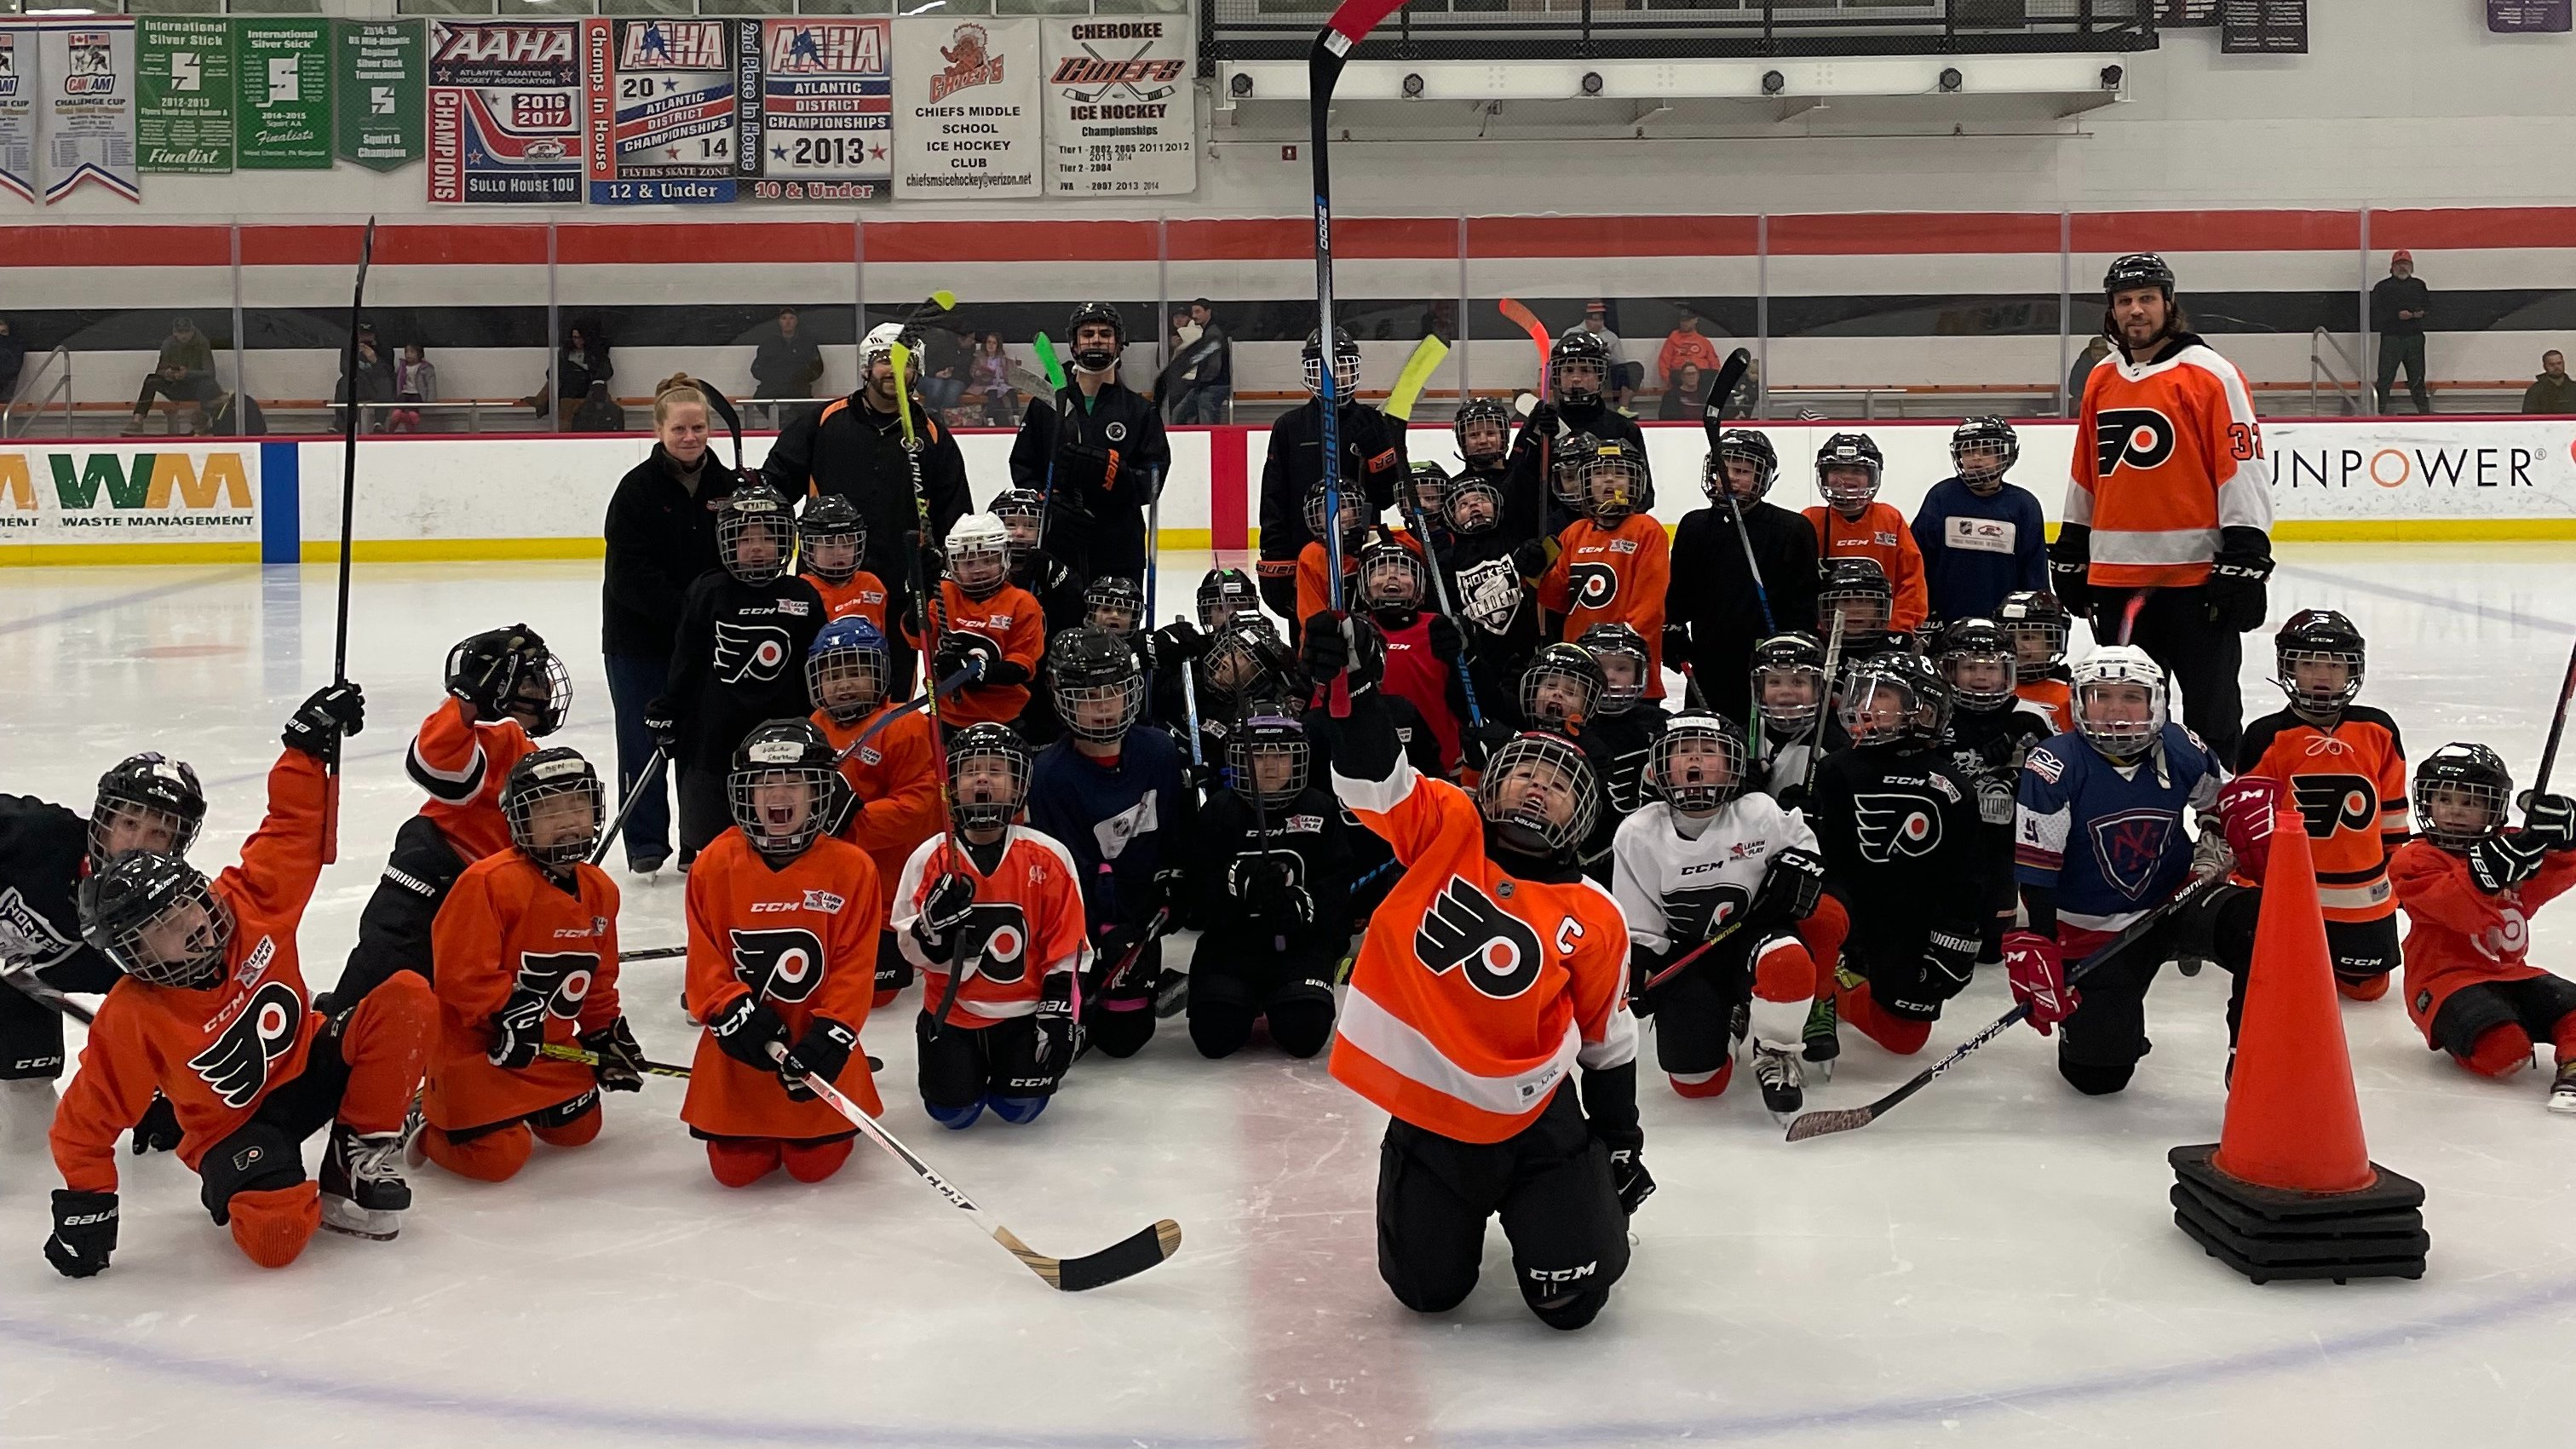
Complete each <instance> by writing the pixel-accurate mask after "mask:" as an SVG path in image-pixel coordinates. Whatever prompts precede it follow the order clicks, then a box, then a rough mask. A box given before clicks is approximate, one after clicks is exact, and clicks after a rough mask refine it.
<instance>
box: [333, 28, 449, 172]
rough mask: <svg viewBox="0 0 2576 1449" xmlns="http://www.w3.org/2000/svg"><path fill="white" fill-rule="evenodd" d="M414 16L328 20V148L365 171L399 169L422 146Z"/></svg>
mask: <svg viewBox="0 0 2576 1449" xmlns="http://www.w3.org/2000/svg"><path fill="white" fill-rule="evenodd" d="M421 41H422V28H421V23H420V22H419V21H417V20H335V21H333V22H331V110H332V127H331V130H332V150H333V152H334V153H335V154H336V155H338V157H339V158H340V159H341V160H343V161H354V162H356V163H357V164H359V165H361V166H364V167H366V168H367V169H368V170H370V171H399V170H401V169H402V168H404V167H405V166H409V165H410V164H411V163H413V162H414V161H417V160H419V159H420V158H421V156H422V155H423V154H424V153H425V152H426V151H427V149H428V147H427V143H426V142H425V140H424V139H423V136H422V133H421V116H422V113H423V112H424V111H425V110H427V109H428V105H429V101H428V97H427V94H426V93H427V91H428V87H427V86H426V85H425V84H423V81H422V77H423V74H424V72H423V70H422V67H421V55H422V47H421Z"/></svg>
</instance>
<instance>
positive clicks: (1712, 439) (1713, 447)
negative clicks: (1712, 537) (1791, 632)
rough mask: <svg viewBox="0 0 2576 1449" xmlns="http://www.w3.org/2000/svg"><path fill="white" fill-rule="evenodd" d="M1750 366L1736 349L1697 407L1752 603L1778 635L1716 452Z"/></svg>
mask: <svg viewBox="0 0 2576 1449" xmlns="http://www.w3.org/2000/svg"><path fill="white" fill-rule="evenodd" d="M1752 365H1753V354H1752V353H1750V352H1747V351H1745V350H1744V349H1743V348H1741V347H1739V348H1737V349H1735V351H1734V352H1733V353H1732V354H1730V355H1729V356H1728V357H1727V359H1726V366H1725V367H1724V368H1722V369H1720V370H1719V372H1718V374H1717V377H1716V378H1715V380H1713V381H1711V382H1710V383H1709V385H1708V401H1707V402H1706V403H1704V404H1702V405H1701V407H1700V422H1701V425H1702V426H1703V427H1704V428H1706V429H1707V432H1708V451H1709V454H1710V456H1711V457H1715V458H1716V459H1717V491H1718V494H1719V495H1720V496H1721V497H1723V498H1725V499H1726V512H1727V516H1728V517H1730V518H1732V519H1734V520H1735V541H1736V542H1737V543H1740V544H1742V545H1744V571H1745V572H1746V573H1748V574H1751V575H1752V576H1753V602H1754V603H1755V604H1757V605H1759V606H1760V607H1761V609H1762V632H1763V633H1765V634H1777V633H1779V632H1780V626H1779V624H1778V623H1777V622H1776V621H1774V620H1773V619H1772V617H1771V590H1770V589H1769V588H1767V587H1765V586H1764V585H1763V582H1762V565H1761V564H1759V563H1757V562H1755V560H1754V557H1753V535H1752V534H1750V533H1747V532H1746V531H1745V529H1744V505H1743V504H1741V503H1739V502H1737V501H1736V498H1735V480H1733V479H1732V478H1729V477H1727V476H1726V459H1725V457H1724V456H1722V455H1720V454H1719V453H1718V447H1717V440H1718V437H1719V435H1720V434H1722V433H1724V432H1725V431H1726V425H1725V424H1724V423H1723V422H1722V421H1720V420H1721V419H1722V418H1723V417H1725V415H1726V404H1727V400H1728V399H1729V398H1732V397H1734V396H1735V388H1736V385H1737V384H1738V383H1741V382H1742V381H1744V373H1745V370H1746V369H1747V368H1750V367H1751V366H1752Z"/></svg>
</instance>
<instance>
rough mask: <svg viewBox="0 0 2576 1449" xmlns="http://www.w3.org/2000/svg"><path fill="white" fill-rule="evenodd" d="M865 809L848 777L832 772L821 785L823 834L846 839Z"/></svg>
mask: <svg viewBox="0 0 2576 1449" xmlns="http://www.w3.org/2000/svg"><path fill="white" fill-rule="evenodd" d="M933 727H934V728H936V726H933ZM865 807H866V802H865V801H862V800H861V799H860V798H859V795H858V792H857V791H855V790H853V789H851V788H850V777H849V776H847V775H844V774H842V773H841V772H840V771H838V770H834V771H833V772H832V774H831V777H830V778H829V779H827V780H826V781H825V782H824V784H823V833H824V834H825V835H837V836H840V837H842V838H843V839H845V840H846V839H848V838H849V834H850V827H851V826H852V825H853V824H854V823H856V821H857V820H858V818H859V816H860V814H861V812H862V811H863V810H864V809H865Z"/></svg>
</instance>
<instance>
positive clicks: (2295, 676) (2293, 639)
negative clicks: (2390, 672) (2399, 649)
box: [2272, 609, 2367, 719]
mask: <svg viewBox="0 0 2576 1449" xmlns="http://www.w3.org/2000/svg"><path fill="white" fill-rule="evenodd" d="M2366 652H2367V651H2366V648H2365V646H2364V645H2363V643H2362V638H2361V630H2359V629H2358V628H2355V627H2354V626H2353V622H2352V620H2350V619H2348V618H2345V617H2344V616H2343V615H2342V614H2340V613H2338V612H2336V611H2335V610H2333V609H2301V610H2300V611H2299V612H2297V613H2295V614H2292V615H2291V616H2290V617H2289V620H2288V622H2286V623H2284V624H2283V625H2281V632H2279V633H2278V634H2275V635H2273V636H2272V657H2273V661H2274V669H2273V676H2272V682H2273V683H2275V684H2278V685H2280V686H2281V692H2282V693H2283V694H2286V695H2288V696H2289V697H2290V707H2291V708H2292V709H2294V710H2296V711H2298V712H2299V713H2300V714H2301V715H2306V716H2313V717H2316V718H2322V719H2331V718H2333V717H2334V716H2336V715H2338V714H2341V713H2342V712H2343V707H2344V706H2345V705H2348V704H2350V703H2352V701H2353V698H2354V696H2356V695H2358V694H2360V693H2361V671H2362V663H2363V660H2364V658H2365V655H2366ZM2303 663H2328V664H2341V665H2342V666H2344V677H2343V683H2342V684H2341V685H2339V686H2337V687H2334V688H2331V689H2325V688H2303V687H2301V685H2300V684H2299V665H2301V664H2303Z"/></svg>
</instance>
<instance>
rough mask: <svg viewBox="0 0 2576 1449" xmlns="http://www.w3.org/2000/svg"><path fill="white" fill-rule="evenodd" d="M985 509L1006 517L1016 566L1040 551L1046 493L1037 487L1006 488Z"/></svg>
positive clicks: (997, 515) (1005, 532) (995, 515)
mask: <svg viewBox="0 0 2576 1449" xmlns="http://www.w3.org/2000/svg"><path fill="white" fill-rule="evenodd" d="M984 511H985V512H987V513H989V514H991V515H993V516H994V517H995V518H998V519H1000V520H1002V529H1003V532H1004V534H1005V535H1006V536H1007V537H1008V538H1009V540H1010V544H1009V547H1010V554H1011V567H1012V568H1013V569H1017V568H1018V567H1019V566H1020V564H1021V562H1022V561H1024V560H1025V559H1027V558H1028V556H1029V555H1031V554H1033V553H1036V552H1037V551H1038V546H1039V544H1040V542H1041V541H1042V540H1041V534H1042V533H1043V531H1044V529H1045V527H1046V495H1045V494H1043V493H1040V492H1038V491H1037V490H1036V489H1034V488H1005V489H1003V490H1002V491H1001V492H999V493H996V494H994V495H993V502H992V505H991V506H990V507H988V508H986V509H985V510H984Z"/></svg>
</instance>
